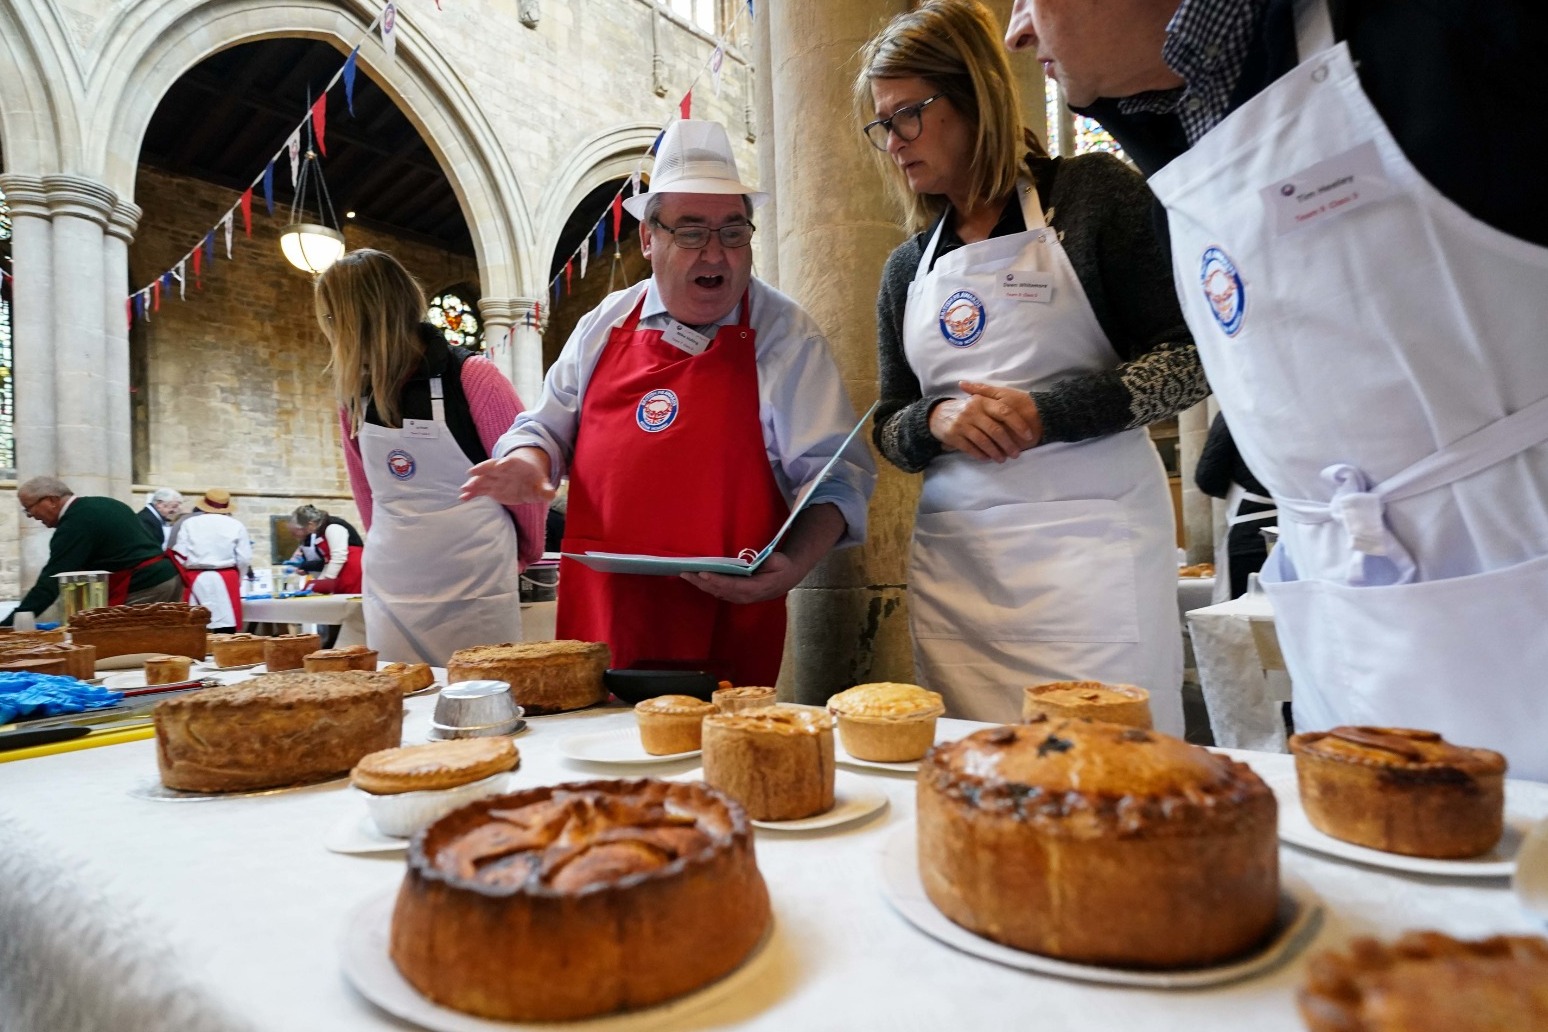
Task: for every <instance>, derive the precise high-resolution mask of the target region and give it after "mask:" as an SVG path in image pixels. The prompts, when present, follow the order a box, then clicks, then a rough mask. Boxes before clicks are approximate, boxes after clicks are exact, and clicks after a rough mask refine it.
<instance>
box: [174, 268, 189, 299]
mask: <svg viewBox="0 0 1548 1032" xmlns="http://www.w3.org/2000/svg"><path fill="white" fill-rule="evenodd" d="M187 263H188V259H187V258H184V259H183V260H182V261H180V262H178V263H177V268H175V269H173V270H172V278H173V279H175V280H177V298H178V300H179V301H185V300H187V299H188V292H187V289H186V288H187V284H188V278H187V277H186V276H185V275H183V267H184V266H185V265H186V264H187Z"/></svg>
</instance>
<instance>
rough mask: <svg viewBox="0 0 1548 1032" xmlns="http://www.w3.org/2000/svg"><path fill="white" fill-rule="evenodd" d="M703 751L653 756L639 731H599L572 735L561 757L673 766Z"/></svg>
mask: <svg viewBox="0 0 1548 1032" xmlns="http://www.w3.org/2000/svg"><path fill="white" fill-rule="evenodd" d="M699 752H700V750H698V749H694V750H692V751H691V752H680V753H670V754H668V755H666V756H652V755H651V754H650V753H648V752H646V751H645V746H643V745H641V744H640V730H639V728H637V727H620V728H614V729H613V730H612V731H595V732H593V733H591V734H589V735H571V736H570V737H569V738H566V739H565V740H564V741H562V742H560V743H559V754H560V755H561V756H567V757H569V758H570V759H572V760H584V761H586V762H587V763H671V762H673V761H674V760H687V759H692V758H693V757H695V756H697V755H699Z"/></svg>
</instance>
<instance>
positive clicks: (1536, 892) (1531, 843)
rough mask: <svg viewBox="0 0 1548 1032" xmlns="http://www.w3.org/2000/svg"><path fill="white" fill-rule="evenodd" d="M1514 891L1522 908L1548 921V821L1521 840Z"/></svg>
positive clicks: (1512, 884)
mask: <svg viewBox="0 0 1548 1032" xmlns="http://www.w3.org/2000/svg"><path fill="white" fill-rule="evenodd" d="M1511 888H1513V889H1515V890H1516V898H1517V899H1519V900H1520V901H1521V905H1522V906H1524V907H1526V908H1527V910H1528V911H1530V912H1531V913H1533V914H1535V915H1536V916H1537V917H1538V918H1539V919H1541V920H1543V921H1548V818H1544V819H1543V820H1540V821H1538V822H1537V824H1536V825H1535V826H1533V828H1532V830H1531V831H1529V832H1527V835H1526V838H1524V839H1522V840H1521V849H1520V851H1518V852H1517V853H1516V873H1515V875H1513V876H1512V878H1511Z"/></svg>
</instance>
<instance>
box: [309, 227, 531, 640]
mask: <svg viewBox="0 0 1548 1032" xmlns="http://www.w3.org/2000/svg"><path fill="white" fill-rule="evenodd" d="M316 308H317V318H318V322H319V323H320V324H321V325H322V328H323V332H324V333H325V334H326V335H327V338H328V342H329V344H330V345H331V347H332V350H333V363H332V369H333V380H334V390H335V394H336V396H337V397H338V401H339V406H340V410H341V412H340V415H341V419H342V422H343V430H344V457H345V464H346V465H347V466H348V469H349V483H350V488H351V490H352V491H353V492H354V496H355V504H356V507H357V508H358V509H359V511H360V519H361V522H362V523H363V524H364V526H365V529H366V532H367V534H366V543H365V553H364V556H363V567H364V578H363V581H364V583H363V590H364V595H365V599H364V609H365V624H366V643H367V644H368V645H369V646H370V647H371V648H373V649H376V650H377V651H378V653H379V654H380V658H381V660H382V661H384V662H404V663H412V662H423V663H430V664H432V665H435V666H445V664H446V660H447V658H448V657H449V656H450V655H451V654H452V653H453V652H455V651H456V650H457V649H460V648H466V647H469V646H473V645H487V644H497V643H501V642H511V641H520V640H521V608H520V595H519V574H520V571H521V570H522V569H524V568H525V567H526V566H527V564H528V563H530V562H532V561H533V560H534V559H536V558H538V557H539V556H540V555H541V554H542V551H543V521H544V518H545V513H544V507H543V506H541V505H526V506H512V507H510V508H509V509H507V508H505V507H502V506H500V505H498V504H496V503H495V502H493V501H491V500H489V499H487V498H482V499H475V500H474V501H472V502H469V503H467V504H462V503H459V502H458V500H457V493H458V488H459V487H460V486H461V485H462V482H463V480H465V479H466V474H467V469H468V466H469V465H470V464H471V463H476V462H482V461H483V460H485V459H487V458H488V457H489V448H490V446H491V445H492V444H493V443H494V442H495V441H496V440H497V439H498V438H499V436H500V435H501V434H502V433H504V432H505V430H506V429H507V428H509V427H510V425H511V423H512V421H514V420H515V418H516V416H517V415H518V414H519V413H520V412H521V411H522V405H521V400H520V399H519V398H517V396H516V390H515V388H514V387H512V386H511V384H510V381H509V380H507V379H506V378H505V376H504V375H503V374H502V373H501V372H500V371H499V369H497V368H496V367H495V365H494V364H493V363H492V362H490V361H489V360H488V359H485V358H481V357H479V356H477V355H474V354H472V353H471V352H469V351H468V350H466V349H464V348H453V347H448V346H447V344H446V341H445V339H444V338H443V337H442V336H441V334H440V331H438V330H436V329H435V327H433V326H430V325H429V324H427V323H423V322H421V319H422V318H423V316H424V314H425V310H426V305H425V295H424V292H423V291H422V290H421V289H420V287H419V285H418V284H417V283H416V282H415V281H414V278H413V277H412V276H410V275H409V273H408V271H407V270H405V269H404V268H403V266H402V265H400V264H399V263H398V262H397V260H396V259H394V258H393V257H392V256H390V255H387V254H384V253H382V252H380V251H373V250H368V249H361V250H357V251H351V252H350V253H348V254H346V255H345V256H344V257H343V258H340V259H339V260H338V261H337V262H335V263H334V264H333V265H332V266H330V267H329V268H328V270H327V271H326V272H324V273H323V274H322V275H320V276H319V277H318V278H317V288H316Z"/></svg>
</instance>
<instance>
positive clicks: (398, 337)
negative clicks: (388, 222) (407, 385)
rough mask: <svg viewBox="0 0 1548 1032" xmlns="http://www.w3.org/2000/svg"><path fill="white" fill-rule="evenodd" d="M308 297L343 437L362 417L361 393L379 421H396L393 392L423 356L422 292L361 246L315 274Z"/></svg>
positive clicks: (395, 266)
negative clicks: (327, 352)
mask: <svg viewBox="0 0 1548 1032" xmlns="http://www.w3.org/2000/svg"><path fill="white" fill-rule="evenodd" d="M313 302H314V304H315V306H316V309H317V322H318V324H319V325H321V326H322V330H323V334H324V336H326V337H327V338H328V344H329V345H330V347H331V349H332V352H333V357H332V359H331V360H330V361H329V363H328V368H329V369H330V370H331V371H332V373H333V393H334V396H335V397H336V398H337V399H338V403H339V405H340V407H342V408H343V409H344V412H345V415H346V417H347V422H348V424H349V428H350V436H355V435H356V434H358V433H359V432H360V425H361V423H363V422H365V414H366V409H367V407H368V406H367V396H369V400H370V401H371V402H374V403H375V404H376V413H377V415H378V416H380V417H381V420H382V422H383V423H384V424H385V425H387V426H391V427H396V426H399V425H401V419H400V414H401V409H400V407H399V404H398V402H399V397H398V395H399V391H400V389H401V388H402V386H403V384H404V382H405V381H407V380H408V378H409V375H410V374H411V373H413V371H414V370H415V369H416V368H417V367H418V366H419V362H420V359H421V357H422V356H423V354H424V347H423V345H422V344H421V343H420V339H419V323H420V321H421V320H422V319H423V318H424V314H425V292H424V291H423V290H422V289H420V286H419V284H418V283H416V282H414V277H413V276H410V275H409V273H408V270H407V269H405V268H404V267H403V266H402V265H400V264H399V263H398V260H397V259H396V258H394V257H393V256H392V255H390V254H386V253H385V252H382V251H373V250H371V249H370V248H361V249H360V250H358V251H351V252H349V253H348V254H346V255H345V256H344V257H342V258H340V259H339V260H338V261H336V262H334V263H333V264H332V265H331V266H329V267H328V268H327V269H326V270H325V271H324V272H323V273H322V274H321V275H320V276H318V277H317V286H316V289H315V291H314V292H313Z"/></svg>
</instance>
